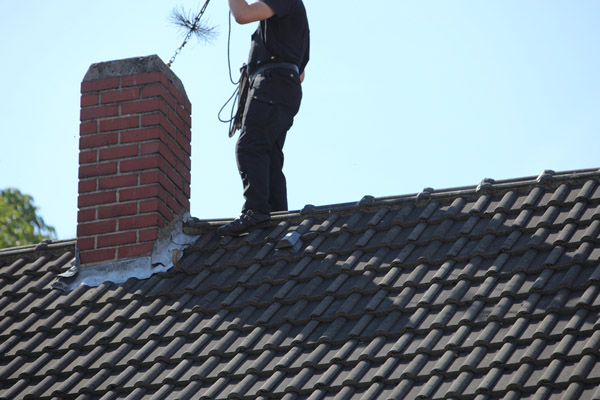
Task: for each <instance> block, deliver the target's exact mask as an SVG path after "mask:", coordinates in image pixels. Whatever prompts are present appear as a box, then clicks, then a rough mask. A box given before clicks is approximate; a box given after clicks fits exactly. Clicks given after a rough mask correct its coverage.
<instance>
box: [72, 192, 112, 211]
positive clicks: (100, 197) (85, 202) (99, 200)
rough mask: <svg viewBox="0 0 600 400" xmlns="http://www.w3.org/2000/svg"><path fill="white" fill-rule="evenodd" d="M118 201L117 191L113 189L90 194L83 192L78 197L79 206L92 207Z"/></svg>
mask: <svg viewBox="0 0 600 400" xmlns="http://www.w3.org/2000/svg"><path fill="white" fill-rule="evenodd" d="M116 201H117V192H116V191H115V190H112V191H110V192H95V193H90V194H81V195H79V198H78V199H77V207H79V208H84V207H91V206H97V205H100V204H110V203H115V202H116Z"/></svg>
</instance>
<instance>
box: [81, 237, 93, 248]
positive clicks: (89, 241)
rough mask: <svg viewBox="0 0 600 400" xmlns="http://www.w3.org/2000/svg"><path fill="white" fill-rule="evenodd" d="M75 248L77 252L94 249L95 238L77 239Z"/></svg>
mask: <svg viewBox="0 0 600 400" xmlns="http://www.w3.org/2000/svg"><path fill="white" fill-rule="evenodd" d="M77 248H78V249H79V250H92V249H94V248H96V238H93V237H89V238H83V239H77Z"/></svg>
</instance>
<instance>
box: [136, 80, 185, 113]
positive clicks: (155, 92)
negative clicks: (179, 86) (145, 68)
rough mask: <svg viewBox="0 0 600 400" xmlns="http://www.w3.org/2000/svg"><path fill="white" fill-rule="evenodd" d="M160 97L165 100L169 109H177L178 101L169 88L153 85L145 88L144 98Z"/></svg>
mask: <svg viewBox="0 0 600 400" xmlns="http://www.w3.org/2000/svg"><path fill="white" fill-rule="evenodd" d="M152 97H160V98H162V99H164V100H165V101H166V102H167V104H168V105H169V107H171V108H173V109H175V108H177V107H178V103H177V100H176V99H175V97H173V96H172V95H171V94H170V93H169V91H168V90H167V88H165V87H164V86H162V85H152V86H146V87H144V89H143V91H142V98H152Z"/></svg>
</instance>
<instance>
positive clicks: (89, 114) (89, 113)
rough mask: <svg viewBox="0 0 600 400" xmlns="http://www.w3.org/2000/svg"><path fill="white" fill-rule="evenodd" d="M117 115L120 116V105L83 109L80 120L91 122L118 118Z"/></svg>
mask: <svg viewBox="0 0 600 400" xmlns="http://www.w3.org/2000/svg"><path fill="white" fill-rule="evenodd" d="M117 115H119V106H118V105H109V106H99V107H89V108H82V109H81V112H80V116H79V118H80V120H81V121H89V120H92V119H99V118H107V117H116V116H117Z"/></svg>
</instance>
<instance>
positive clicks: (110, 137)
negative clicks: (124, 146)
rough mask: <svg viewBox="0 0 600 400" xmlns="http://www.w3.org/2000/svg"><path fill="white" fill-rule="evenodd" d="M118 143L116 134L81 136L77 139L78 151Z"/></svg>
mask: <svg viewBox="0 0 600 400" xmlns="http://www.w3.org/2000/svg"><path fill="white" fill-rule="evenodd" d="M118 142H119V135H118V134H117V133H103V134H97V135H88V136H81V137H80V138H79V149H80V150H84V149H91V148H94V147H103V146H111V145H115V144H117V143H118Z"/></svg>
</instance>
